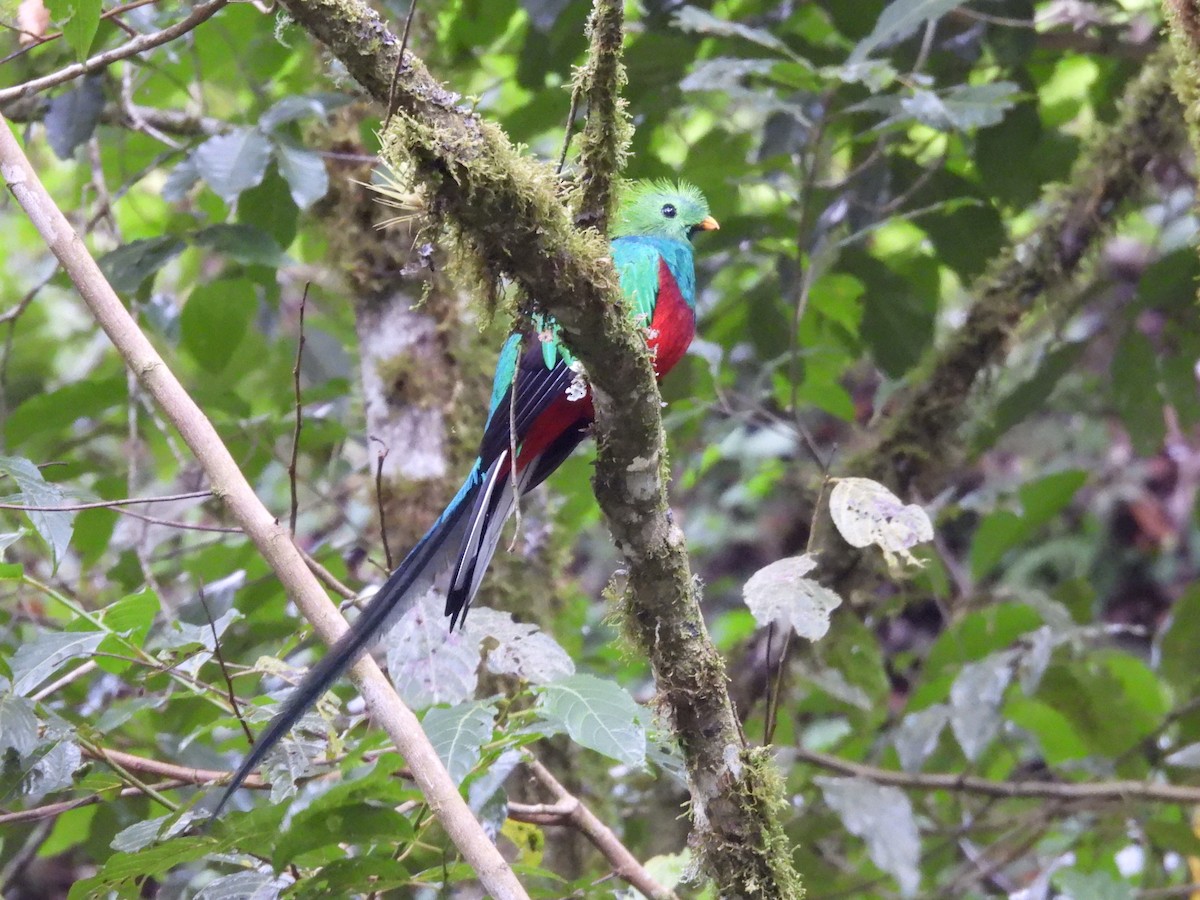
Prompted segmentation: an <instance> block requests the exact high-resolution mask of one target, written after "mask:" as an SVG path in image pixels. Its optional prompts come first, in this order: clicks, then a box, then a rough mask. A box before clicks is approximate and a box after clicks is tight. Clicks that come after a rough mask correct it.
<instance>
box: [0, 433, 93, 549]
mask: <svg viewBox="0 0 1200 900" xmlns="http://www.w3.org/2000/svg"><path fill="white" fill-rule="evenodd" d="M0 475H8V476H9V477H10V478H11V479H12V480H13V481H15V482H16V485H17V490H18V491H19V493H18V495H17V496H18V499H19V502H20V503H21V505H22V506H39V507H53V506H64V505H66V503H67V498H66V497H65V496H64V495H63V492H62V491H61V490H60V489H59V488H58V486H57V485H54V484H50V483H49V482H48V481H46V479H44V478H43V477H42V473H41V472H40V471H38V467H37V466H35V465H34V464H33V463H31V462H30V461H29V460H27V459H22V458H21V457H19V456H0ZM0 484H3V480H2V479H0ZM25 515H27V516H29V521H30V522H32V523H33V527H34V529H35V530H36V531H37V533H38V534H39V535H40V536H41V538H42V540H44V541H45V542H46V544H47V545H48V546H49V547H50V553H51V556H52V559H53V562H54V567H55V568H56V569H57V568H58V564H59V562H60V561H61V560H62V556H63V554H64V553H65V552H66V550H67V545H68V544H69V543H70V542H71V529H72V522H73V521H74V519H75V513H73V512H45V511H30V512H27V513H26V514H25Z"/></svg>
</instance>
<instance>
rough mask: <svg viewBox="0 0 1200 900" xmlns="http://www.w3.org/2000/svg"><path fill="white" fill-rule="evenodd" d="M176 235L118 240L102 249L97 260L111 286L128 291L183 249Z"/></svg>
mask: <svg viewBox="0 0 1200 900" xmlns="http://www.w3.org/2000/svg"><path fill="white" fill-rule="evenodd" d="M184 247H185V244H184V243H183V241H181V240H179V239H178V238H174V237H169V236H166V235H163V236H161V237H154V238H145V239H143V240H138V241H132V242H130V243H128V244H122V245H121V246H120V247H118V248H117V249H116V250H113V251H111V252H109V253H105V254H104V255H103V256H102V257H100V259H99V260H97V262H99V264H100V269H101V271H103V272H104V275H105V277H106V278H107V279H108V283H109V284H111V285H112V286H113V290H115V291H117V292H118V293H122V294H132V293H134V292H135V291H136V290H137V289H138V288H139V287H141V286H142V282H143V281H145V280H146V279H147V278H149V277H150V276H151V275H153V274H154V273H155V272H157V271H158V270H159V269H161V268H162V267H163V266H164V265H166V264H167V263H168V262H170V261H171V260H172V259H174V258H175V257H176V256H178V255H179V254H180V253H182V252H183V249H184Z"/></svg>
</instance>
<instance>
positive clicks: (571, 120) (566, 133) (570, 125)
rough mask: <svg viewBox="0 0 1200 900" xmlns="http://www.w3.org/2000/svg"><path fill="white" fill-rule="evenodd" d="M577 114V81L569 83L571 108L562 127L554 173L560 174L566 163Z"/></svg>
mask: <svg viewBox="0 0 1200 900" xmlns="http://www.w3.org/2000/svg"><path fill="white" fill-rule="evenodd" d="M578 114H579V83H578V82H576V83H575V84H573V85H571V108H570V109H568V110H567V124H566V126H565V127H564V128H563V145H562V152H561V153H560V154H558V165H557V166H556V167H555V169H554V174H555V175H561V174H562V172H563V169H564V168H565V167H566V165H567V151H568V150H570V149H571V138H572V137H573V136H574V134H575V116H576V115H578Z"/></svg>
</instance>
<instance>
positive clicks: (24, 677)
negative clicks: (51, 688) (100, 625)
mask: <svg viewBox="0 0 1200 900" xmlns="http://www.w3.org/2000/svg"><path fill="white" fill-rule="evenodd" d="M104 635H105V633H104V632H103V631H43V632H42V633H40V634H38V635H37V636H36V637H34V638H33V640H30V641H25V642H24V643H22V644H21V646H20V647H18V648H17V652H16V653H14V654H13V656H12V660H11V661H10V663H9V665H10V667H11V668H12V674H13V686H12V690H13V692H14V693H16V694H19V695H21V696H25V695H27V694H29V693H32V692H33V691H34V689H36V688H37V686H38V685H39V684H41V683H42V682H43V681H45V680H46V679H47V678H49V677H50V676H51V675H52V674H54V670H55V669H57V668H58V667H59V666H61V665H62V664H63V663H65V662H67V661H68V660H72V659H79V658H80V657H83V656H90V655H91V654H92V653H93V652H94V651H95V649H96V648H97V647H98V646H100V642H101V641H102V640H104Z"/></svg>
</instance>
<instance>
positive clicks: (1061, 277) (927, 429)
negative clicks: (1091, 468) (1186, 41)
mask: <svg viewBox="0 0 1200 900" xmlns="http://www.w3.org/2000/svg"><path fill="white" fill-rule="evenodd" d="M1169 59H1170V58H1169V56H1168V55H1167V54H1166V53H1164V52H1159V54H1158V55H1157V56H1155V57H1154V58H1152V59H1151V60H1150V61H1149V62H1148V63H1147V64H1146V67H1145V68H1144V69H1143V71H1142V72H1141V74H1140V75H1138V76H1137V78H1136V79H1135V80H1134V81H1132V82H1131V83H1130V85H1129V87H1128V88H1127V90H1126V92H1125V96H1124V98H1123V100H1122V105H1121V113H1120V115H1119V117H1118V119H1117V121H1116V122H1114V123H1113V124H1112V125H1111V126H1109V127H1108V128H1106V129H1104V130H1102V131H1101V132H1100V133H1099V134H1098V135H1097V136H1096V137H1095V138H1094V139H1093V140H1092V141H1090V142H1089V145H1088V147H1087V149H1086V150H1085V151H1084V153H1083V154H1081V156H1080V158H1079V160H1078V161H1077V162H1076V164H1075V168H1074V169H1073V170H1072V172H1071V177H1070V179H1069V180H1068V182H1067V183H1066V184H1065V185H1064V186H1063V187H1062V188H1061V189H1060V190H1059V191H1058V193H1057V194H1056V195H1054V196H1053V197H1051V198H1049V203H1048V211H1047V213H1046V215H1045V216H1043V217H1042V220H1041V221H1040V223H1039V224H1038V226H1037V228H1036V229H1035V230H1034V232H1033V233H1032V234H1030V235H1029V236H1028V237H1027V238H1025V239H1024V240H1022V241H1020V242H1018V243H1016V244H1014V245H1013V246H1012V247H1010V248H1009V249H1008V251H1007V252H1006V253H1005V254H1004V255H1003V256H1001V257H1000V258H999V259H998V260H997V261H996V263H995V265H993V266H992V267H991V268H990V269H989V270H988V271H987V272H986V273H985V274H984V275H983V276H981V277H980V279H979V280H978V281H977V282H976V283H975V284H974V285H973V286H972V290H971V293H972V294H973V296H974V297H975V301H974V303H973V305H972V306H971V309H970V311H969V312H968V314H967V319H966V322H964V324H963V325H962V327H961V328H959V329H958V331H957V332H955V334H954V335H953V336H952V337H951V339H950V340H949V341H948V342H947V344H946V346H945V347H944V348H943V349H941V350H940V351H939V352H938V354H937V355H936V357H935V358H934V359H933V360H932V364H931V366H930V368H929V369H928V374H927V377H925V378H923V379H922V380H921V383H920V385H919V387H917V388H916V389H915V390H913V391H912V392H911V393H910V394H909V395H908V396H907V397H906V398H905V400H904V402H903V404H902V405H901V407H900V408H899V409H898V410H897V411H896V413H895V414H894V415H893V416H892V417H891V422H890V424H889V426H888V428H887V431H886V433H885V434H884V436H883V438H882V440H881V441H880V442H879V443H878V444H877V445H876V446H875V447H874V448H872V449H870V450H868V451H866V452H865V453H863V454H861V455H860V456H859V457H857V458H856V459H854V460H852V461H850V462H848V463H847V465H846V471H848V472H850V473H852V474H855V475H865V476H867V477H869V478H875V479H877V480H880V481H884V482H887V483H888V484H891V485H892V486H893V487H897V486H898V487H899V488H900V489H901V491H904V492H907V491H908V489H909V488H910V487H916V488H917V489H919V491H920V493H921V494H922V496H925V497H930V496H933V495H934V494H936V493H937V492H938V488H937V484H940V483H941V481H942V479H944V477H945V474H946V472H947V470H948V466H947V462H948V461H950V460H951V459H952V458H953V456H954V455H956V454H957V452H959V450H960V448H961V440H959V438H958V431H959V428H960V426H961V425H962V424H963V421H964V419H965V416H966V414H967V413H968V412H969V410H970V406H969V404H968V403H967V402H966V401H967V399H968V397H969V395H970V393H971V391H972V390H973V389H974V387H975V384H976V383H977V381H978V380H979V378H980V376H981V375H982V374H983V373H985V372H986V371H987V370H988V369H989V368H990V367H991V366H994V365H996V364H998V363H1000V362H1001V361H1002V360H1003V358H1004V353H1005V352H1006V351H1007V349H1008V346H1009V338H1010V337H1011V335H1012V334H1013V333H1014V331H1015V330H1016V329H1017V328H1018V326H1019V325H1020V323H1021V322H1022V321H1023V320H1024V319H1025V317H1026V315H1028V313H1029V312H1030V310H1031V308H1032V304H1033V301H1034V300H1036V299H1037V298H1039V297H1041V296H1043V295H1045V294H1046V293H1047V292H1048V291H1050V290H1053V289H1054V288H1055V287H1058V286H1059V285H1062V284H1064V283H1065V282H1067V281H1068V280H1069V279H1070V278H1071V277H1073V276H1074V275H1075V273H1076V272H1077V271H1078V270H1079V266H1080V264H1081V263H1082V262H1083V261H1084V259H1085V258H1086V256H1087V254H1088V253H1089V252H1090V251H1092V250H1093V249H1094V248H1095V247H1096V245H1097V244H1098V242H1099V241H1100V240H1101V239H1102V238H1103V237H1104V235H1106V234H1108V232H1109V230H1110V229H1111V227H1112V224H1113V222H1114V216H1113V211H1114V209H1115V208H1116V207H1117V206H1118V205H1119V204H1121V203H1122V202H1124V201H1125V200H1128V199H1129V198H1130V197H1132V196H1134V195H1136V194H1137V192H1138V191H1139V190H1141V188H1142V185H1143V184H1144V183H1145V181H1146V178H1147V175H1148V171H1149V164H1150V162H1151V160H1153V159H1154V157H1155V156H1157V155H1159V154H1161V153H1162V152H1163V151H1164V150H1165V149H1166V148H1169V147H1172V146H1175V145H1177V143H1178V140H1179V136H1180V134H1181V128H1180V125H1179V118H1180V116H1179V108H1178V105H1177V104H1176V101H1175V98H1174V97H1173V96H1172V94H1171V87H1170V66H1169Z"/></svg>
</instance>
